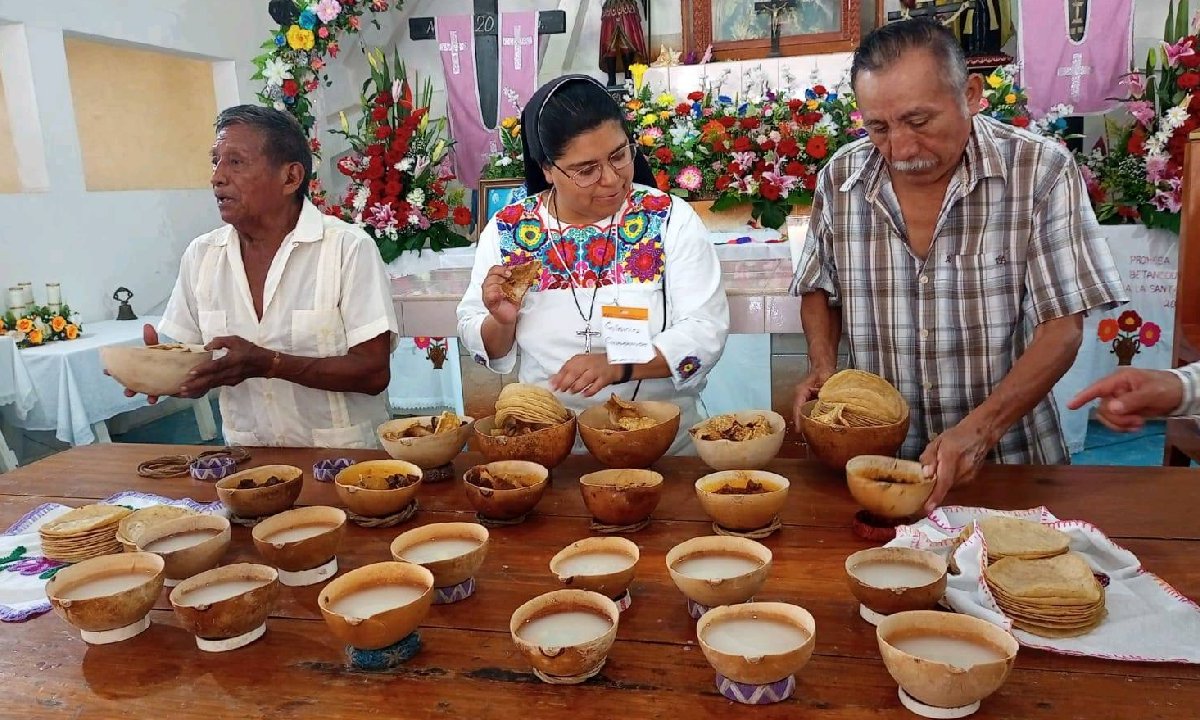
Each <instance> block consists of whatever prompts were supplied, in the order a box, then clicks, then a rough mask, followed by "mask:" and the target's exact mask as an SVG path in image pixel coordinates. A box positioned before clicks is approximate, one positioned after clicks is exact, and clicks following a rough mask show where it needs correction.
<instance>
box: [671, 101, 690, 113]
mask: <svg viewBox="0 0 1200 720" xmlns="http://www.w3.org/2000/svg"><path fill="white" fill-rule="evenodd" d="M691 112H692V106H691V105H688V104H687V103H679V104H678V105H676V106H675V114H676V115H690V114H691Z"/></svg>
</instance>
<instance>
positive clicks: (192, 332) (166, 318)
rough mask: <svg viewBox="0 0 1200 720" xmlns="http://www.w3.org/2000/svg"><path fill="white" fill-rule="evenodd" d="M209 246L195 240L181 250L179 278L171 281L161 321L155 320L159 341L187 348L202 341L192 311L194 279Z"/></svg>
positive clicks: (201, 240)
mask: <svg viewBox="0 0 1200 720" xmlns="http://www.w3.org/2000/svg"><path fill="white" fill-rule="evenodd" d="M210 247H211V246H210V245H209V244H208V243H207V242H205V241H204V238H203V237H201V238H197V239H196V240H193V241H192V243H191V244H190V245H188V247H187V250H184V251H183V257H182V258H180V260H179V275H178V276H177V277H176V278H175V288H174V289H173V290H172V291H171V298H170V299H169V300H168V301H167V307H166V309H165V310H163V315H162V319H161V320H159V321H158V333H159V336H160V337H159V340H160V341H162V342H166V340H165V339H164V338H163V337H162V336H165V337H166V338H170V339H172V340H175V341H176V342H181V343H187V344H188V345H199V344H201V343H203V342H204V338H203V336H202V335H201V333H200V320H199V316H198V313H197V309H196V279H197V274H198V273H199V272H200V263H201V261H202V260H203V257H204V253H205V252H207V251H209V249H210Z"/></svg>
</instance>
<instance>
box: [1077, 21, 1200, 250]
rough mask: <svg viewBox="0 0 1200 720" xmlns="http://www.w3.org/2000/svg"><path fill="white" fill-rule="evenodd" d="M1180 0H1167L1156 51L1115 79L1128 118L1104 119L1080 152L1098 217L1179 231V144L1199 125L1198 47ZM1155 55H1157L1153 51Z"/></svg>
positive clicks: (1199, 71) (1199, 75)
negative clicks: (1093, 142) (1102, 132)
mask: <svg viewBox="0 0 1200 720" xmlns="http://www.w3.org/2000/svg"><path fill="white" fill-rule="evenodd" d="M1198 20H1200V14H1198V15H1197V17H1196V18H1192V19H1191V23H1190V26H1189V15H1188V2H1187V0H1180V2H1179V4H1178V5H1176V4H1175V3H1174V2H1171V3H1169V4H1168V11H1167V23H1166V27H1165V29H1164V34H1163V42H1162V45H1161V48H1160V50H1161V53H1160V52H1159V50H1156V49H1154V48H1152V49H1151V50H1150V52H1149V54H1148V57H1147V58H1146V65H1145V68H1144V69H1143V70H1141V71H1135V72H1132V73H1130V74H1129V75H1128V76H1126V78H1125V79H1124V80H1123V81H1122V83H1121V84H1122V86H1123V87H1124V88H1125V90H1126V93H1127V94H1126V97H1125V98H1124V99H1123V102H1124V104H1125V108H1126V109H1127V110H1128V111H1129V114H1130V116H1131V117H1132V121H1131V122H1130V123H1127V124H1123V125H1121V124H1115V123H1111V122H1109V123H1106V136H1107V138H1106V142H1105V145H1104V146H1102V147H1098V148H1096V149H1094V150H1093V152H1092V153H1090V154H1089V155H1087V156H1085V157H1084V158H1083V167H1084V179H1085V181H1086V182H1087V184H1088V193H1089V195H1090V196H1091V198H1092V203H1093V205H1095V206H1096V215H1097V217H1098V218H1099V219H1100V220H1101V222H1141V223H1143V224H1144V225H1146V226H1147V227H1151V228H1165V229H1169V230H1173V231H1175V232H1179V209H1180V206H1181V205H1182V191H1181V190H1182V185H1183V151H1184V147H1185V146H1186V145H1187V137H1188V134H1189V133H1191V132H1192V131H1193V130H1196V129H1198V128H1200V94H1197V93H1196V91H1197V88H1200V52H1198V45H1200V43H1198V41H1197V35H1196V33H1195V32H1194V31H1192V28H1193V27H1195V26H1196V22H1197V21H1198ZM1160 55H1161V57H1160Z"/></svg>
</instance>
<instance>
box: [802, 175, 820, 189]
mask: <svg viewBox="0 0 1200 720" xmlns="http://www.w3.org/2000/svg"><path fill="white" fill-rule="evenodd" d="M804 189H805V190H816V189H817V176H816V175H805V176H804Z"/></svg>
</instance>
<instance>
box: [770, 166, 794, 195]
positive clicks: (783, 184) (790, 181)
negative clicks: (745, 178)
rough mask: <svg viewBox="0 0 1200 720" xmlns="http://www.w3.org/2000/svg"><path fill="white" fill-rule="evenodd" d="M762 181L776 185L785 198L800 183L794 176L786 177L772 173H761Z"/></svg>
mask: <svg viewBox="0 0 1200 720" xmlns="http://www.w3.org/2000/svg"><path fill="white" fill-rule="evenodd" d="M763 180H766V181H768V182H772V183H774V184H775V185H778V186H779V191H780V192H781V193H782V194H783V195H785V196H786V195H790V194H791V192H792V190H794V189H795V188H796V185H797V184H798V183H799V182H800V178H798V177H796V176H795V175H786V174H783V173H778V172H772V171H768V172H765V173H763Z"/></svg>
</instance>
